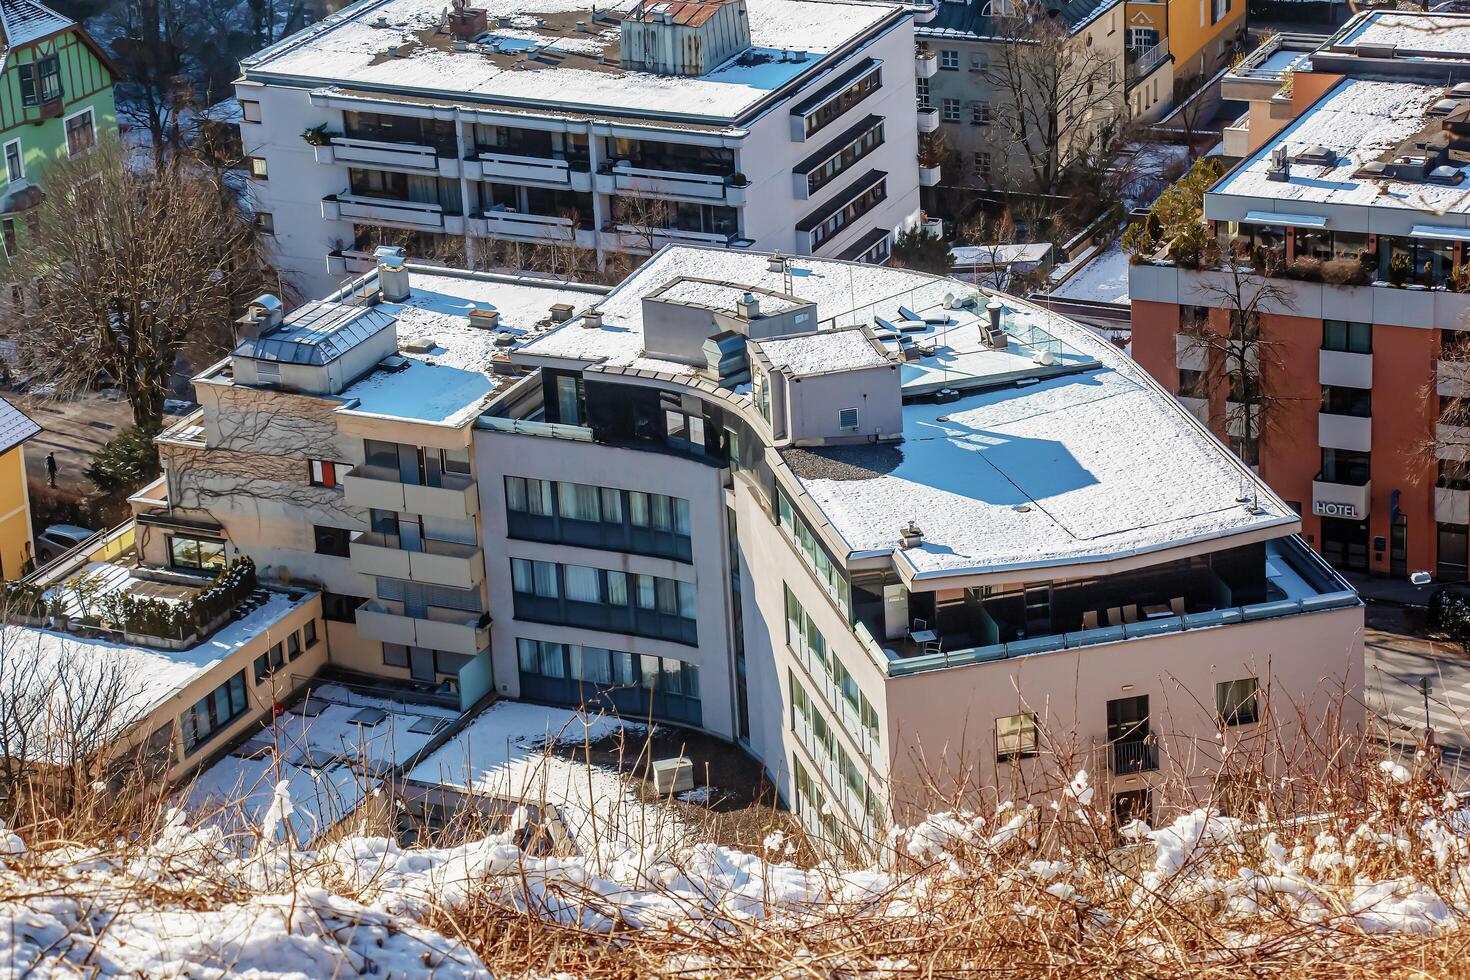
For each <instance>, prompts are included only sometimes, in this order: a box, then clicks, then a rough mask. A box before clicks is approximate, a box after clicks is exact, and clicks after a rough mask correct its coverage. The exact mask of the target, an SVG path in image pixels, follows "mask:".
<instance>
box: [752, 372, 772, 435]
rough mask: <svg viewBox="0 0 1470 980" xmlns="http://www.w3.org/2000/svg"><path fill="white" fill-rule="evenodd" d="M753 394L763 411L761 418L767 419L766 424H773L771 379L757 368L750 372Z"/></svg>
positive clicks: (761, 411)
mask: <svg viewBox="0 0 1470 980" xmlns="http://www.w3.org/2000/svg"><path fill="white" fill-rule="evenodd" d="M750 387H751V396H752V397H753V398H754V399H755V407H756V409H757V410H758V411H759V412H760V413H761V418H763V419H765V420H766V425H770V424H771V381H770V379H769V378H768V377H766V372H764V371H762V370H760V369H759V368H755V369H753V370H752V371H751V372H750Z"/></svg>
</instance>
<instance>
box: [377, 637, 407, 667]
mask: <svg viewBox="0 0 1470 980" xmlns="http://www.w3.org/2000/svg"><path fill="white" fill-rule="evenodd" d="M408 663H409V661H408V647H406V646H404V645H403V644H401V643H384V644H383V666H385V667H401V668H406V667H407V666H408Z"/></svg>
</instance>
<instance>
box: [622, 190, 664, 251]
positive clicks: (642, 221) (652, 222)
mask: <svg viewBox="0 0 1470 980" xmlns="http://www.w3.org/2000/svg"><path fill="white" fill-rule="evenodd" d="M612 217H613V223H614V224H615V225H616V226H617V230H618V238H619V241H620V242H621V243H622V245H623V247H624V248H629V249H637V250H639V251H643V252H648V253H649V254H652V253H654V252H657V251H658V238H659V236H660V235H661V234H662V233H663V232H664V231H665V230H666V229H667V228H668V227H669V222H670V221H671V220H672V219H673V217H674V209H673V206H672V205H670V204H669V202H668V201H665V200H663V199H662V198H657V197H639V196H636V195H631V194H629V195H623V196H620V197H615V198H613V202H612Z"/></svg>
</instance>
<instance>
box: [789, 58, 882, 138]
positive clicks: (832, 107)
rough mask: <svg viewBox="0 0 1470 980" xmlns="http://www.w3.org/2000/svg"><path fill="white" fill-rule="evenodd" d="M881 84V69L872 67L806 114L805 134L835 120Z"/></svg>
mask: <svg viewBox="0 0 1470 980" xmlns="http://www.w3.org/2000/svg"><path fill="white" fill-rule="evenodd" d="M882 86H883V72H882V69H880V68H874V69H873V70H872V71H870V72H868V73H867V74H866V75H864V76H863V77H861V78H859V79H857V80H856V81H854V82H853V83H852V84H851V85H849V86H848V87H847V88H845V89H843V90H842V91H841V92H839V93H837V95H835V96H834V97H832V98H830V99H828V100H827V101H826V102H824V103H822V104H821V105H820V106H818V107H817V109H816V110H815V111H813V112H811V113H810V114H808V115H807V117H806V120H805V129H806V135H807V136H811V135H812V134H813V133H815V132H816V131H817V130H819V129H821V128H822V127H823V126H826V125H827V124H828V123H831V122H833V121H835V120H836V119H837V118H838V117H839V116H841V115H843V114H844V113H846V112H847V110H849V109H851V108H852V107H853V106H855V105H857V104H858V103H859V102H861V101H863V99H866V98H867V97H868V96H870V95H872V94H873V93H874V92H876V91H878V89H879V88H881V87H882Z"/></svg>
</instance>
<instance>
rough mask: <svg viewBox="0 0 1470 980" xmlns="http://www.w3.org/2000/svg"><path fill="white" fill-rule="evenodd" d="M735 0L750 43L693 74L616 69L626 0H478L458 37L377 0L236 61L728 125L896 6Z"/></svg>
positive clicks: (262, 73)
mask: <svg viewBox="0 0 1470 980" xmlns="http://www.w3.org/2000/svg"><path fill="white" fill-rule="evenodd" d="M745 4H746V7H747V8H748V10H749V18H750V37H751V47H750V48H749V49H748V50H747V51H745V52H743V53H741V54H739V55H736V56H735V57H733V58H730V59H728V60H726V61H725V62H723V63H722V64H720V65H718V66H716V67H714V68H713V69H712V70H710V71H708V72H706V73H704V74H702V75H697V76H672V75H661V74H655V73H652V72H646V71H630V70H627V69H625V68H623V67H621V65H620V63H619V48H620V27H619V22H620V21H621V19H622V17H623V16H625V15H626V14H627V13H629V12H630V11H631V10H632V9H633V7H634V6H635V3H634V0H614V2H611V3H607V4H592V3H588V2H586V0H478V2H477V3H476V6H477V7H478V8H480V9H484V10H485V11H486V13H487V15H488V27H487V30H486V31H485V32H484V33H483V34H481V35H480V36H479V37H477V38H475V39H473V40H470V41H468V42H464V41H459V42H456V41H455V39H454V38H453V37H452V36H451V35H450V34H449V33H448V32H447V31H444V30H443V29H441V26H440V25H441V22H442V20H443V15H444V11H445V7H446V5H445V4H443V3H440V2H438V0H376V2H369V3H359V4H354V5H353V6H351V7H348V8H347V9H345V10H343V11H342V12H341V13H338V14H335V15H333V16H330V17H328V18H326V19H325V20H323V21H322V22H321V23H320V24H317V25H315V26H313V27H310V28H307V29H306V30H304V31H301V32H300V33H298V34H296V35H294V36H293V37H290V38H287V39H286V40H284V41H281V42H279V43H278V44H276V45H273V46H272V47H269V48H267V49H265V50H264V51H262V52H260V53H259V54H257V55H255V56H254V57H252V58H249V59H247V60H246V61H245V62H243V63H242V67H243V69H244V72H245V75H246V77H247V78H253V79H279V80H282V81H286V82H288V83H292V84H306V85H323V86H331V85H334V84H343V85H347V86H351V87H352V88H353V89H356V90H378V91H383V90H403V91H405V92H408V93H418V94H427V93H446V94H448V95H451V96H453V97H456V98H458V99H460V100H464V101H467V102H471V103H474V102H491V103H495V102H505V103H514V104H521V105H532V106H546V107H562V108H566V107H574V108H576V109H577V110H580V111H584V112H586V111H594V112H595V111H605V112H610V113H612V114H615V115H616V114H627V115H647V116H656V117H658V118H661V119H671V120H674V119H679V118H694V119H702V120H706V121H709V120H721V121H725V122H734V121H736V120H737V119H740V118H741V117H743V116H744V114H746V113H747V112H748V111H750V110H752V109H753V108H755V107H756V106H757V105H759V104H760V103H762V102H763V101H764V100H766V99H767V98H768V97H770V96H771V95H772V94H773V93H775V92H776V91H778V90H780V89H781V88H783V87H784V86H786V85H787V84H788V83H790V82H792V81H793V80H795V79H796V78H798V77H799V76H801V75H803V74H804V73H807V72H809V71H811V70H813V69H815V68H816V67H817V66H818V65H819V64H820V63H821V62H822V60H823V58H824V57H825V56H826V55H828V54H829V53H831V52H833V51H835V50H837V49H838V48H840V47H842V46H844V45H846V44H848V43H849V42H851V41H852V40H854V39H855V38H857V37H860V36H861V35H862V34H863V33H864V32H866V31H868V30H870V29H871V28H873V27H874V26H876V25H878V24H880V23H882V22H883V21H884V19H886V18H889V17H891V16H893V15H894V14H895V12H896V10H897V8H896V7H895V6H892V5H888V4H880V3H856V2H840V0H745Z"/></svg>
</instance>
